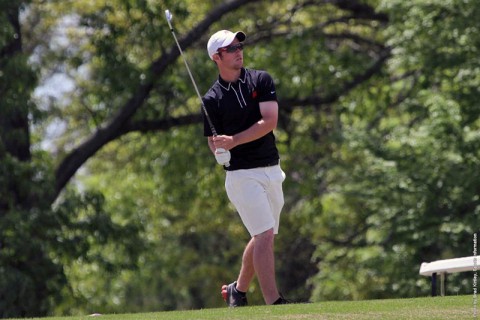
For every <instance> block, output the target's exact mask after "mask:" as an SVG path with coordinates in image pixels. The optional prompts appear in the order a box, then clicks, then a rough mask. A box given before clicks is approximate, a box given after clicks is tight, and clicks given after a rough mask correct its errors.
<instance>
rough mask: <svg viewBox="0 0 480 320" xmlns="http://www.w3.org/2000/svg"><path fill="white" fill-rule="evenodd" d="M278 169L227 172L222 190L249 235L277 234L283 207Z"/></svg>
mask: <svg viewBox="0 0 480 320" xmlns="http://www.w3.org/2000/svg"><path fill="white" fill-rule="evenodd" d="M284 180H285V173H284V172H283V171H282V169H281V168H280V165H275V166H271V167H262V168H254V169H245V170H233V171H227V177H226V179H225V189H226V190H227V195H228V198H229V199H230V201H231V202H232V203H233V205H234V206H235V208H236V209H237V211H238V213H239V215H240V218H241V219H242V222H243V224H244V225H245V227H246V228H247V230H248V232H249V233H250V235H251V236H252V237H253V236H256V235H258V234H260V233H262V232H265V231H267V230H270V229H272V228H273V230H274V233H275V234H277V233H278V227H279V225H280V212H281V211H282V207H283V204H284V198H283V190H282V183H283V181H284Z"/></svg>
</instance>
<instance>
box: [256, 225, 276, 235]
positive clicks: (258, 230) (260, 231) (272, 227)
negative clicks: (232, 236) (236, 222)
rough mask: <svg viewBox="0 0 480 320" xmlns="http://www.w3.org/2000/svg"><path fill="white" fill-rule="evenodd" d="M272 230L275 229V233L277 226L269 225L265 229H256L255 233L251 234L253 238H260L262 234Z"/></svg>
mask: <svg viewBox="0 0 480 320" xmlns="http://www.w3.org/2000/svg"><path fill="white" fill-rule="evenodd" d="M270 229H273V231H274V233H275V225H273V226H271V225H269V226H265V227H261V228H257V229H255V230H254V231H253V232H250V236H252V237H255V236H258V235H259V234H261V233H263V232H265V231H267V230H270ZM277 233H278V232H277ZM277 233H275V234H277Z"/></svg>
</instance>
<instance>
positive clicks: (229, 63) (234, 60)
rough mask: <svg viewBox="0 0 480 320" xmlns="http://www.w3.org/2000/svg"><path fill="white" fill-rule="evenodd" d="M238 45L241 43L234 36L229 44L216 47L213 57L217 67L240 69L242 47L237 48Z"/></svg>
mask: <svg viewBox="0 0 480 320" xmlns="http://www.w3.org/2000/svg"><path fill="white" fill-rule="evenodd" d="M239 45H241V44H240V41H238V39H237V38H235V39H233V41H232V43H231V44H230V45H229V46H227V47H223V48H220V49H218V53H217V54H215V56H214V58H215V61H216V62H217V65H218V66H219V68H227V69H241V68H242V67H243V50H242V49H243V48H238V47H237V46H239ZM229 51H233V52H229Z"/></svg>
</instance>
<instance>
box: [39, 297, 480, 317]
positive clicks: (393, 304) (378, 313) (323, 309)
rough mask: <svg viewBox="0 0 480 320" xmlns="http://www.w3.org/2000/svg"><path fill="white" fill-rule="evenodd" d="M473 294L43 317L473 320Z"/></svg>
mask: <svg viewBox="0 0 480 320" xmlns="http://www.w3.org/2000/svg"><path fill="white" fill-rule="evenodd" d="M473 302H474V301H473V296H447V297H435V298H414V299H391V300H367V301H331V302H320V303H307V304H290V305H280V306H251V307H243V308H217V309H203V310H191V311H169V312H155V313H138V314H110V315H101V316H98V317H91V316H77V317H51V318H35V319H42V320H87V319H89V320H91V319H98V320H103V319H105V320H107V319H115V320H184V319H194V320H220V319H222V320H223V319H231V320H267V319H268V320H310V319H312V320H313V319H315V320H324V319H325V320H327V319H328V320H353V319H355V320H357V319H359V320H374V319H379V320H380V319H381V320H390V319H392V320H401V319H415V320H417V319H425V320H433V319H456V320H463V319H476V317H474V304H473Z"/></svg>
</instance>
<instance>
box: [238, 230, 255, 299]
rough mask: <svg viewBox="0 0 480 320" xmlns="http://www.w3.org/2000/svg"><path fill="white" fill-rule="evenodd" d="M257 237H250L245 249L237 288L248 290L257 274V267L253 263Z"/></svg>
mask: <svg viewBox="0 0 480 320" xmlns="http://www.w3.org/2000/svg"><path fill="white" fill-rule="evenodd" d="M254 243H255V238H252V239H250V241H249V242H248V244H247V246H246V247H245V250H244V251H243V257H242V267H241V269H240V274H239V275H238V280H237V290H239V291H242V292H247V290H248V287H249V286H250V282H252V280H253V277H254V276H255V267H254V265H253V251H254Z"/></svg>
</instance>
